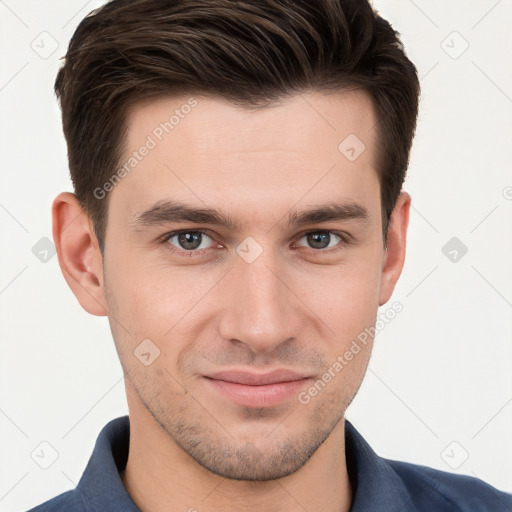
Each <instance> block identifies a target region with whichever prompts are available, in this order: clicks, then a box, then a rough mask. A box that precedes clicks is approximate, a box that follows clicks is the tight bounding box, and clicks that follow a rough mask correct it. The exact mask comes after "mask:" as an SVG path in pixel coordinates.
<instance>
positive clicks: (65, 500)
mask: <svg viewBox="0 0 512 512" xmlns="http://www.w3.org/2000/svg"><path fill="white" fill-rule="evenodd" d="M84 511H85V508H84V506H83V501H82V499H81V496H80V494H79V492H78V491H77V490H76V489H73V490H71V491H66V492H64V493H62V494H59V495H58V496H55V497H54V498H52V499H50V500H48V501H45V502H44V503H41V504H40V505H37V506H36V507H34V508H31V509H30V510H28V511H27V512H84Z"/></svg>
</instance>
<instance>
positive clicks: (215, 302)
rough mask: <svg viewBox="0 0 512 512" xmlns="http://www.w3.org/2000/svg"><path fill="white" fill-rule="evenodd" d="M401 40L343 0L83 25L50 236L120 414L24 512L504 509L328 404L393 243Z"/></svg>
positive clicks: (394, 255)
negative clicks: (398, 452)
mask: <svg viewBox="0 0 512 512" xmlns="http://www.w3.org/2000/svg"><path fill="white" fill-rule="evenodd" d="M397 36H398V35H397V33H396V32H395V31H394V30H393V29H392V28H391V26H390V25H389V24H388V23H387V22H386V21H385V20H383V19H382V18H380V17H379V16H378V15H377V14H376V13H375V12H374V11H373V10H372V8H371V6H370V5H369V4H367V3H366V2H363V1H361V0H352V1H346V0H323V1H320V0H317V1H314V2H312V1H307V0H304V1H290V0H260V1H257V2H255V1H252V2H244V1H234V0H214V1H212V0H192V1H188V2H184V1H177V0H176V1H173V2H160V1H157V0H145V1H143V0H136V1H127V0H114V1H113V2H110V3H108V4H106V5H105V6H103V7H102V8H101V9H99V10H97V11H95V12H93V13H92V14H91V15H89V16H88V17H86V18H85V19H84V20H83V21H82V23H81V24H80V25H79V27H78V29H77V30H76V32H75V34H74V36H73V38H72V40H71V42H70V46H69V49H68V52H67V55H66V60H65V64H64V66H63V68H62V69H61V70H60V71H59V74H58V77H57V81H56V92H57V95H58V97H59V99H60V104H61V108H62V113H63V125H64V132H65V136H66V140H67V144H68V155H69V164H70V170H71V176H72V180H73V184H74V188H75V194H71V193H61V194H59V196H58V197H57V198H56V199H55V201H54V203H53V209H52V213H53V223H54V224H53V235H54V240H55V244H56V247H57V252H58V257H59V263H60V266H61V269H62V271H63V274H64V277H65V279H66V281H67V283H68V284H69V286H70V287H71V289H72V291H73V293H74V294H75V295H76V297H77V299H78V300H79V302H80V304H81V305H82V307H83V308H84V309H85V310H86V311H87V312H89V313H91V314H93V315H107V316H108V319H109V322H110V326H111V330H112V334H113V338H114V342H115V346H116V349H117V352H118V355H119V358H120V361H121V364H122V367H123V371H124V374H125V386H126V393H127V400H128V407H129V413H130V414H129V417H122V418H117V419H115V420H113V421H111V422H110V423H109V424H107V425H106V426H105V428H104V429H103V430H102V432H101V433H100V435H99V437H98V441H97V443H96V446H95V449H94V452H93V454H92V457H91V459H90V461H89V464H88V465H87V467H86V469H85V472H84V474H83V476H82V479H81V480H80V482H79V484H78V486H77V488H76V489H74V490H72V491H68V492H66V493H64V494H62V495H60V496H57V497H55V498H54V499H52V500H50V501H49V502H47V503H45V504H42V505H40V506H39V507H36V508H35V509H33V510H35V511H72V510H77V511H92V510H98V511H99V510H101V511H129V510H144V511H145V510H148V511H152V512H160V511H164V510H165V511H170V510H173V511H174V510H184V511H185V510H188V511H196V510H197V511H199V512H203V511H213V510H223V511H237V510H261V511H277V510H286V511H295V510H307V511H311V512H313V511H320V510H322V511H337V512H338V511H348V510H351V511H353V512H358V511H368V510H372V511H381V510H382V511H399V510H402V511H405V510H425V511H434V510H435V511H445V510H446V511H448V510H450V511H451V510H461V511H470V510H471V511H472V510H488V511H505V510H511V508H512V497H511V496H509V495H507V494H506V493H503V492H500V491H498V490H497V489H494V488H492V487H491V486H489V485H487V484H486V483H484V482H482V481H480V480H478V479H475V478H470V477H466V476H459V475H452V474H449V473H445V472H441V471H437V470H434V469H429V468H426V467H422V466H417V465H412V464H407V463H402V462H397V461H390V460H386V459H383V458H380V457H378V456H377V455H376V454H375V453H374V452H373V450H372V449H371V448H370V446H369V445H368V444H367V443H366V441H365V440H364V439H363V438H362V437H361V435H360V434H359V433H358V432H357V430H356V429H355V428H354V426H353V425H351V424H350V423H349V422H348V421H346V420H345V418H344V414H345V411H346V409H347V407H348V405H349V404H350V403H351V401H352V399H353V398H354V396H355V394H356V393H357V391H358V389H359V386H360V384H361V381H362V379H363V377H364V374H365V370H366V368H367V364H368V360H369V357H370V354H371V350H372V345H373V335H374V333H375V329H374V325H375V321H376V316H377V310H378V307H379V306H382V305H384V304H386V303H387V302H388V301H389V300H390V297H391V295H392V292H393V289H394V286H395V284H396V282H397V280H398V278H399V276H400V273H401V270H402V266H403V263H404V258H405V249H406V233H407V226H408V219H409V208H410V203H411V198H410V196H409V195H408V194H407V193H406V192H404V191H402V190H401V187H402V183H403V180H404V176H405V172H406V169H407V165H408V160H409V151H410V148H411V144H412V140H413V136H414V130H415V126H416V118H417V111H418V97H419V83H418V78H417V73H416V69H415V67H414V65H413V64H412V63H411V62H410V61H409V60H408V58H407V57H406V55H405V53H404V51H403V48H402V45H401V43H400V41H399V39H398V37H397ZM363 333H365V334H366V335H364V336H363V335H362V334H363ZM368 333H370V335H368Z"/></svg>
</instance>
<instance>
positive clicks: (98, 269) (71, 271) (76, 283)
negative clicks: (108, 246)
mask: <svg viewBox="0 0 512 512" xmlns="http://www.w3.org/2000/svg"><path fill="white" fill-rule="evenodd" d="M52 222H53V240H54V242H55V246H56V248H57V255H58V259H59V265H60V268H61V270H62V274H63V275H64V278H65V279H66V282H67V283H68V285H69V287H70V288H71V290H72V292H73V293H74V294H75V296H76V298H77V299H78V301H79V302H80V304H81V306H82V307H83V308H84V309H85V310H86V311H87V312H88V313H90V314H91V315H98V316H105V315H107V307H106V303H105V297H104V288H103V261H102V259H103V258H102V255H101V252H100V250H99V246H98V241H97V238H96V235H95V233H94V230H93V225H92V222H91V221H90V219H89V217H88V216H87V214H86V213H85V212H84V210H83V209H82V207H81V206H80V203H79V201H78V199H77V198H76V196H75V195H74V194H72V193H70V192H62V193H61V194H59V195H58V196H57V197H56V198H55V199H54V201H53V204H52Z"/></svg>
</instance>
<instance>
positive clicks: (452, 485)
mask: <svg viewBox="0 0 512 512" xmlns="http://www.w3.org/2000/svg"><path fill="white" fill-rule="evenodd" d="M385 460H386V462H387V463H388V464H389V465H390V466H391V468H392V469H393V470H394V472H395V473H396V474H397V475H398V477H399V478H400V480H401V481H402V482H403V484H404V485H405V487H406V488H407V491H408V493H409V495H410V497H411V501H412V502H413V503H415V504H417V505H418V506H421V507H423V508H422V510H423V509H424V508H425V506H427V505H430V506H432V507H435V508H432V510H436V511H439V512H441V511H453V512H487V511H488V512H511V511H512V494H508V493H506V492H503V491H500V490H498V489H496V488H495V487H492V486H491V485H489V484H487V483H486V482H484V481H483V480H480V479H478V478H474V477H471V476H466V475H459V474H453V473H449V472H447V471H441V470H437V469H433V468H429V467H426V466H422V465H418V464H411V463H407V462H401V461H394V460H387V459H385ZM429 510H430V509H429Z"/></svg>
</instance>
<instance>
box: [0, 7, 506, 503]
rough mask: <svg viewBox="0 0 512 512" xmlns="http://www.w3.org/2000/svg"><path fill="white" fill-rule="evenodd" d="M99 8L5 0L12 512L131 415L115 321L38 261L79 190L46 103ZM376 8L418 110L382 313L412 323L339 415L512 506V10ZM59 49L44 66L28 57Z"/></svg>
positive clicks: (3, 204)
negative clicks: (393, 276)
mask: <svg viewBox="0 0 512 512" xmlns="http://www.w3.org/2000/svg"><path fill="white" fill-rule="evenodd" d="M101 3H102V2H99V1H89V2H85V1H84V0H79V1H78V0H72V1H70V0H66V1H64V0H60V1H57V0H55V1H46V2H40V1H35V0H33V1H27V0H5V1H0V23H1V25H0V37H1V45H2V46H1V48H2V61H1V62H2V66H1V75H0V102H1V108H2V117H1V134H0V141H1V156H2V173H1V179H2V187H1V193H0V225H1V229H2V233H3V238H2V239H3V241H4V242H3V244H2V250H1V251H0V258H1V260H0V269H1V274H0V312H1V319H0V329H1V358H0V361H1V388H0V389H1V395H0V431H1V439H0V442H1V447H0V448H1V454H2V455H1V458H0V460H1V468H0V510H2V511H13V512H14V511H22V510H26V509H28V508H30V507H31V506H34V505H36V504H38V503H41V502H42V501H45V500H47V499H49V498H51V497H53V496H55V495H57V494H59V493H61V492H64V491H66V490H68V489H71V488H73V487H74V486H75V485H76V483H77V482H78V480H79V479H80V476H81V475H82V472H83V470H84V468H85V465H86V463H87V461H88V460H89V457H90V454H91V452H92V449H93V446H94V442H95V440H96V437H97V435H98V433H99V431H100V430H101V428H102V427H103V426H104V425H105V424H106V423H107V422H108V421H109V420H110V419H113V418H115V417H117V416H120V415H123V414H127V412H128V409H127V405H126V398H125V395H124V386H123V381H122V370H121V366H120V364H119V362H118V359H117V354H116V352H115V349H114V344H113V341H112V337H111V333H110V329H109V326H108V321H107V319H106V318H105V317H95V316H91V315H88V314H87V313H86V312H85V311H84V310H82V309H81V307H80V305H79V303H78V301H77V300H76V298H75V297H74V295H73V294H72V293H71V291H70V290H69V288H68V287H67V284H66V283H65V281H64V278H63V277H62V274H61V271H60V268H59V266H58V261H57V257H53V258H51V259H50V260H49V261H47V262H46V263H43V262H41V261H40V260H39V259H38V258H37V257H36V256H35V255H34V254H33V252H32V248H33V246H34V245H35V244H36V243H38V242H39V240H40V239H41V238H43V237H48V238H50V239H52V234H51V216H50V206H51V202H52V200H53V198H54V197H55V196H56V195H57V194H58V193H59V192H60V191H62V190H68V191H72V187H71V182H70V180H69V178H68V169H67V161H66V147H65V143H64V138H63V135H62V131H61V125H60V112H59V110H58V106H57V102H56V99H55V96H54V94H53V82H54V79H55V75H56V72H57V70H58V67H59V58H60V57H61V56H63V55H64V53H65V49H66V47H67V43H68V40H69V38H70V36H71V34H72V32H73V31H74V29H75V27H76V25H77V24H78V22H79V21H80V20H81V19H82V18H83V17H84V16H85V15H86V14H87V13H88V12H89V11H90V10H92V9H93V8H95V7H97V6H99V5H100V4H101ZM375 6H376V7H377V9H379V10H380V12H381V13H382V15H383V16H384V17H386V18H388V19H389V20H390V22H391V23H392V25H393V26H394V27H395V28H396V29H397V30H398V31H399V32H400V33H401V34H402V39H403V41H404V43H405V46H406V50H407V52H408V55H409V56H410V58H411V59H412V60H413V62H415V64H416V65H417V67H418V70H419V75H420V77H421V85H422V99H421V107H420V117H419V124H418V131H417V136H416V140H415V144H414V148H413V153H412V157H411V164H410V168H409V177H408V179H407V182H406V184H405V187H404V188H405V189H406V190H407V191H408V192H409V193H410V194H411V195H412V198H413V210H412V214H411V222H410V232H409V245H408V255H407V261H406V265H405V268H404V271H403V274H402V277H401V280H400V282H399V285H398V287H397V289H396V292H395V295H394V298H393V299H392V301H391V302H390V304H391V303H392V302H393V301H400V302H401V304H402V305H403V311H402V312H401V313H400V314H399V315H397V317H396V318H395V319H394V320H393V321H392V322H391V323H389V324H388V325H386V327H385V329H384V330H383V331H382V332H381V333H380V334H379V335H378V337H377V341H376V345H375V349H374V354H373V356H372V360H371V362H370V368H369V371H368V373H367V376H366V379H365V381H364V383H363V385H362V387H361V390H360V392H359V394H358V396H357V397H356V399H355V401H354V403H353V404H352V405H351V407H350V408H349V411H348V413H347V417H348V419H350V420H351V421H352V422H353V423H354V424H355V426H356V428H358V429H359V431H360V432H361V433H362V434H363V435H364V436H365V438H366V439H367V440H368V442H369V443H370V444H371V445H372V447H373V448H374V449H375V451H376V452H377V453H378V454H380V455H382V456H385V457H388V458H393V459H400V460H405V461H410V462H415V463H419V464H424V465H427V466H432V467H435V468H439V469H443V470H446V471H453V472H456V473H464V474H469V475H476V476H478V477H480V478H482V479H484V480H485V481H487V482H489V483H490V484H492V485H494V486H496V487H498V488H500V489H503V490H507V491H509V492H511V491H512V438H511V436H510V432H512V349H511V343H510V342H511V338H512V321H511V320H512V286H511V285H512V265H511V264H510V262H511V261H512V236H511V235H512V200H511V199H512V173H511V161H512V159H511V156H510V147H511V142H512V123H511V119H512V118H511V114H512V72H511V66H510V55H511V54H512V38H511V36H510V26H511V22H512V2H511V1H510V0H501V1H497V0H480V1H468V0H435V1H432V0H429V1H427V0H415V1H414V2H413V1H412V0H393V1H390V0H379V1H376V2H375ZM454 31H455V32H457V34H454V33H453V32H454ZM42 32H47V33H45V34H42V35H41V33H42ZM466 44H468V45H469V46H468V48H467V49H466V50H465V51H464V52H463V53H462V54H460V53H461V51H462V50H463V49H464V48H465V46H466ZM52 45H54V46H55V45H58V48H57V49H56V51H55V52H54V53H52V54H51V55H49V56H48V55H43V56H44V57H46V58H41V57H40V56H39V55H38V53H37V52H36V51H35V50H34V48H37V50H38V51H39V53H41V52H43V53H44V52H49V51H50V50H51V49H52ZM459 54H460V55H459ZM455 57H456V58H455ZM452 237H457V238H458V239H459V240H460V241H461V242H462V243H463V244H464V245H465V246H466V247H467V248H468V252H467V254H465V255H464V256H462V257H460V254H461V253H460V251H459V253H458V261H456V262H453V261H450V259H449V258H448V257H447V256H445V254H444V253H443V252H442V248H443V246H444V245H445V244H446V243H447V242H448V241H449V240H450V239H451V238H452ZM452 255H453V253H452ZM385 309H387V306H384V307H383V310H385ZM42 441H46V442H48V443H50V444H51V445H52V446H53V447H54V448H55V450H56V451H57V452H58V458H57V460H56V461H55V462H54V463H53V464H52V465H51V466H50V467H49V468H48V469H42V468H40V467H39V466H38V465H37V464H36V463H35V462H34V460H32V458H31V453H32V452H33V450H34V449H36V448H37V447H39V444H40V443H41V442H42ZM466 457H467V459H466V460H464V459H465V458H466Z"/></svg>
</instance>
